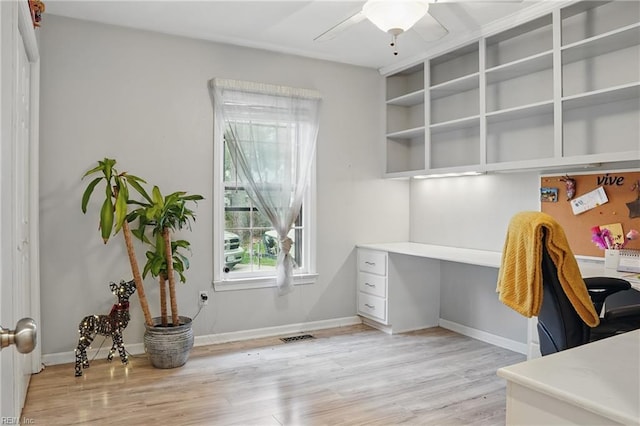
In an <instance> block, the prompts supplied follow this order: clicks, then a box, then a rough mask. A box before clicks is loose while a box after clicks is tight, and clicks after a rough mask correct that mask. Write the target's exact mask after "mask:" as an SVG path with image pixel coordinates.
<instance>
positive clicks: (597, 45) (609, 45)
mask: <svg viewBox="0 0 640 426" xmlns="http://www.w3.org/2000/svg"><path fill="white" fill-rule="evenodd" d="M638 45H640V23H636V24H633V25H629V26H626V27H624V28H620V29H617V30H615V31H611V32H608V33H605V34H601V35H598V36H596V37H592V38H589V39H586V40H581V41H578V42H576V43H573V44H570V45H567V46H564V47H563V48H562V63H563V64H568V63H571V62H575V61H581V60H584V59H588V58H593V57H594V56H599V55H603V54H605V53H610V52H613V51H616V50H621V49H626V48H628V47H633V46H638Z"/></svg>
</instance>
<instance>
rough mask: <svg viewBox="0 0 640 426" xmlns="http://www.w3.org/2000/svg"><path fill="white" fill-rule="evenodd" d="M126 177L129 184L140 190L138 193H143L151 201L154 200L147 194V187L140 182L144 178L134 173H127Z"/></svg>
mask: <svg viewBox="0 0 640 426" xmlns="http://www.w3.org/2000/svg"><path fill="white" fill-rule="evenodd" d="M126 177H127V182H128V183H129V185H131V186H132V187H133V189H135V190H136V191H138V193H139V194H140V195H142V196H143V197H144V198H145V199H146V200H147V201H149V202H150V203H151V202H153V200H152V199H151V197H149V194H147V191H145V189H144V188H143V187H142V185H140V183H139V182H144V180H142V179H140V178H138V177H136V176H132V175H127V176H126ZM145 183H146V182H145Z"/></svg>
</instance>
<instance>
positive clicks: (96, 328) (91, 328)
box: [76, 280, 136, 377]
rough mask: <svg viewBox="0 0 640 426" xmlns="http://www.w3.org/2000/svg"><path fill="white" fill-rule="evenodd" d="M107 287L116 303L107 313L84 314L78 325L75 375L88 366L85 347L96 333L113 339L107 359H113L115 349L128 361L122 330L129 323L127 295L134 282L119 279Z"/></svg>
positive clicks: (79, 374) (130, 292)
mask: <svg viewBox="0 0 640 426" xmlns="http://www.w3.org/2000/svg"><path fill="white" fill-rule="evenodd" d="M109 288H111V292H113V294H115V295H116V296H117V297H118V303H116V304H115V305H113V306H112V307H111V312H110V313H109V315H89V316H86V317H84V319H83V320H82V321H81V322H80V325H79V326H78V332H79V333H80V340H78V347H77V348H76V377H77V376H82V369H83V368H89V359H88V358H87V348H88V347H89V345H91V342H93V339H94V338H95V337H96V335H98V334H99V335H101V336H107V337H111V339H112V340H113V344H112V345H111V351H110V352H109V355H108V356H107V360H109V361H111V360H112V359H113V354H115V352H116V349H117V350H118V353H119V354H120V360H121V361H122V363H123V364H127V363H128V362H129V358H128V357H127V352H126V351H125V349H124V342H123V341H122V330H124V329H125V328H126V327H127V324H129V318H130V317H129V296H131V295H132V294H133V293H135V291H136V283H135V281H133V280H132V281H129V282H125V281H121V282H120V284H116V283H111V284H110V285H109Z"/></svg>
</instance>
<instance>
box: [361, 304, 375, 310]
mask: <svg viewBox="0 0 640 426" xmlns="http://www.w3.org/2000/svg"><path fill="white" fill-rule="evenodd" d="M364 306H366V307H367V308H369V309H375V308H376V307H375V306H373V305H370V304H368V303H365V304H364Z"/></svg>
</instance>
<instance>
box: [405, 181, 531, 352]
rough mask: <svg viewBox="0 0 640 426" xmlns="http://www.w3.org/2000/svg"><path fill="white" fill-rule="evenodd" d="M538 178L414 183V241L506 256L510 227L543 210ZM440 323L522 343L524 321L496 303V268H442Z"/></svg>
mask: <svg viewBox="0 0 640 426" xmlns="http://www.w3.org/2000/svg"><path fill="white" fill-rule="evenodd" d="M539 186H540V184H539V175H538V174H537V173H503V174H492V175H481V176H466V177H456V178H447V179H425V180H414V181H412V183H411V202H410V205H411V208H410V210H411V231H410V234H411V237H410V238H411V241H414V242H420V243H429V244H440V245H445V246H455V247H465V248H472V249H479V250H490V251H498V252H501V251H502V246H503V244H504V238H505V235H506V230H507V225H508V223H509V220H510V219H511V217H512V216H513V215H514V214H515V213H517V212H518V211H522V210H539V208H540V206H539V201H538V198H539V197H538V194H539ZM441 273H442V288H441V290H440V291H441V292H440V318H442V319H445V320H448V321H452V322H454V323H457V324H461V325H465V326H467V327H471V328H475V329H478V330H481V331H485V332H487V333H491V334H495V335H497V336H501V337H505V338H507V339H511V340H515V341H518V342H523V343H524V342H526V341H527V321H526V318H524V317H522V316H520V315H518V314H517V313H515V312H514V311H512V310H511V309H509V308H507V307H506V306H504V305H503V304H502V303H500V302H499V301H498V297H497V294H496V292H495V289H496V282H497V277H498V269H497V268H485V267H481V266H473V265H465V264H460V263H451V262H443V265H442V271H441Z"/></svg>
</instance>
